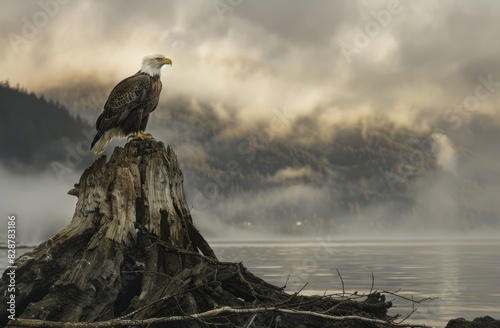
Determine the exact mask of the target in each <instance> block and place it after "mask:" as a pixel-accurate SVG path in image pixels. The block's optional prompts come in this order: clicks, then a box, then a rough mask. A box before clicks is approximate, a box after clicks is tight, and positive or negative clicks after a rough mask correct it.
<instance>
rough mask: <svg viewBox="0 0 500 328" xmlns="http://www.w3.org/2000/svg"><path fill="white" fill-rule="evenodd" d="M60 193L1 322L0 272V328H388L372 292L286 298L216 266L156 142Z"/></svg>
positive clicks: (140, 145) (127, 150) (169, 158)
mask: <svg viewBox="0 0 500 328" xmlns="http://www.w3.org/2000/svg"><path fill="white" fill-rule="evenodd" d="M70 194H72V195H75V196H77V197H78V202H77V205H76V209H75V213H74V216H73V219H72V221H71V223H70V224H69V225H68V226H67V227H66V228H64V229H63V230H62V231H61V232H59V233H58V234H57V235H56V236H54V237H53V238H51V239H49V240H47V241H46V242H44V243H42V244H41V245H39V246H38V247H37V248H36V249H34V250H33V251H32V252H30V253H27V254H25V255H24V256H22V257H21V258H20V259H19V260H18V261H17V263H16V265H17V267H18V268H17V271H16V280H17V287H18V290H17V297H16V307H17V308H16V317H17V318H19V320H16V322H12V321H11V322H9V323H7V312H6V311H5V304H6V296H5V293H4V292H5V290H6V286H7V284H6V282H7V280H8V277H7V276H6V274H5V273H4V275H3V277H2V280H1V281H0V325H5V324H6V323H7V324H8V325H19V326H25V327H35V326H37V325H39V323H40V322H42V321H43V323H44V325H45V326H47V327H61V326H64V327H81V326H82V324H77V322H87V323H93V324H92V325H93V326H96V325H97V324H96V323H97V322H101V323H100V324H99V326H102V327H104V326H106V327H111V326H138V325H142V326H148V327H164V326H165V322H169V327H212V326H215V325H216V324H219V325H221V324H222V325H223V326H225V327H259V326H266V327H267V326H272V327H275V326H276V327H387V326H394V327H395V326H397V325H393V324H391V320H392V319H393V318H391V317H390V316H388V315H387V310H388V309H389V308H390V307H391V303H390V302H386V301H385V297H384V295H381V294H379V293H373V294H370V295H368V296H367V297H365V298H363V300H354V299H349V298H339V299H336V298H332V297H321V296H313V297H305V296H300V295H296V294H293V295H290V294H287V293H285V292H284V291H283V288H282V287H277V286H273V285H271V284H269V283H267V282H265V281H263V280H262V279H260V278H258V277H256V276H254V275H253V274H252V273H250V272H249V271H247V269H246V268H245V267H244V266H243V265H242V264H241V263H227V262H220V261H218V259H217V257H216V256H215V254H214V252H213V250H212V249H211V248H210V246H209V244H208V243H207V242H206V241H205V239H204V238H203V236H202V235H201V234H200V233H199V231H198V230H197V229H196V228H195V227H194V225H193V220H192V217H191V214H190V211H189V207H188V205H187V202H186V199H185V195H184V189H183V176H182V172H181V170H180V167H179V163H178V161H177V157H176V156H175V154H174V152H173V150H172V148H170V147H167V148H166V149H165V146H164V145H163V143H161V142H156V141H141V142H137V141H131V142H129V143H128V144H127V145H126V146H125V147H124V148H119V147H118V148H116V149H115V151H114V153H113V154H112V156H111V158H110V160H109V161H108V162H106V158H105V157H101V158H100V159H98V160H96V161H95V163H94V164H93V165H92V166H91V167H90V168H88V169H87V170H86V171H85V172H84V173H83V174H82V176H81V178H80V181H79V183H78V184H77V185H75V188H74V189H73V190H71V191H70ZM357 298H359V297H358V296H357ZM359 299H361V298H359ZM296 311H300V312H296ZM203 313H205V314H203ZM201 314H203V315H201ZM334 317H335V318H337V319H336V320H334ZM343 317H344V318H343ZM162 318H163V319H162ZM363 318H365V319H364V320H363ZM40 320H42V321H40ZM141 320H142V321H141ZM61 322H64V324H63V323H61ZM71 323H74V324H71ZM250 324H252V325H250ZM401 327H402V326H401ZM415 327H417V326H415Z"/></svg>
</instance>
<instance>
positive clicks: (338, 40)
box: [0, 0, 500, 125]
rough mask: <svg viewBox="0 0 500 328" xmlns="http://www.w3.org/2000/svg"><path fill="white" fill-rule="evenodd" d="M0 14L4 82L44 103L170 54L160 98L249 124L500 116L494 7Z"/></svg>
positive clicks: (450, 4) (220, 3)
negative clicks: (190, 102) (274, 117)
mask: <svg viewBox="0 0 500 328" xmlns="http://www.w3.org/2000/svg"><path fill="white" fill-rule="evenodd" d="M0 8H1V10H0V31H1V32H2V33H1V34H2V38H0V47H1V49H2V52H0V79H7V78H8V79H10V81H11V82H13V83H16V82H19V83H20V84H21V85H23V86H25V87H27V88H28V89H30V90H34V91H36V92H43V90H45V89H48V88H54V87H58V86H61V85H64V86H68V85H72V84H74V85H77V84H79V83H83V82H85V81H99V82H106V83H116V82H117V81H119V80H120V79H122V78H123V77H126V76H128V75H131V74H133V73H135V72H136V71H137V70H138V68H139V67H140V60H141V58H142V57H143V56H144V55H146V54H151V53H163V54H165V55H167V56H168V57H170V58H172V60H173V66H172V68H168V71H167V72H166V74H164V76H163V81H164V83H165V87H166V88H167V90H168V91H167V94H166V95H164V96H165V97H168V96H173V95H178V94H181V95H187V96H189V97H193V98H197V99H202V100H205V101H207V100H208V101H210V102H212V103H215V104H218V105H220V106H221V107H227V108H230V107H232V108H237V109H238V110H239V115H240V116H241V117H242V118H246V117H252V116H256V115H261V116H265V115H268V113H269V111H270V109H271V108H273V107H276V106H279V107H282V106H286V107H287V108H288V110H289V111H291V112H304V111H312V110H314V109H318V108H321V109H322V113H323V114H322V115H324V116H325V119H338V118H339V117H340V118H345V119H350V118H359V116H360V115H362V114H371V115H373V114H375V115H377V116H379V115H386V116H388V117H390V118H391V119H393V120H398V121H403V122H411V124H413V125H417V124H419V123H420V121H419V119H418V117H419V116H420V115H422V113H425V114H426V115H428V114H430V115H434V116H435V117H440V116H443V115H448V116H446V117H447V118H448V120H451V119H452V117H450V115H451V116H453V115H459V116H461V117H465V114H469V113H470V112H472V111H492V109H493V108H494V107H495V104H496V102H497V100H496V98H497V97H496V96H495V90H496V88H497V87H498V86H497V85H496V84H495V83H496V82H495V81H500V69H499V64H498V53H500V43H499V42H498V40H499V39H500V20H499V19H498V17H499V14H500V3H499V2H496V1H489V0H477V1H469V0H456V1H455V0H454V1H451V0H449V1H439V2H436V1H431V0H422V1H411V0H402V1H397V0H382V1H375V0H370V1H368V0H357V1H354V0H350V1H333V0H332V1H326V0H318V1H312V2H308V1H302V0H272V1H260V0H183V1H148V0H146V1H141V2H138V1H132V0H127V1H105V2H104V1H92V0H89V1H77V0H72V1H71V0H40V1H8V0H0ZM481 79H482V80H481ZM488 79H489V80H490V82H484V81H488ZM481 81H483V82H481ZM485 84H487V85H485ZM499 84H500V83H499ZM480 85H484V86H483V87H479V88H480V89H481V90H479V91H477V88H478V86H480ZM477 92H479V95H476V93H477ZM467 97H469V98H467ZM478 97H479V98H481V99H479V100H478ZM476 100H477V101H476ZM454 105H466V106H468V107H467V108H466V110H464V109H460V108H459V107H456V108H455V109H454V108H453V106H454ZM460 110H462V112H460Z"/></svg>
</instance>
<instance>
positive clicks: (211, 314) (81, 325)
mask: <svg viewBox="0 0 500 328" xmlns="http://www.w3.org/2000/svg"><path fill="white" fill-rule="evenodd" d="M263 312H279V313H286V314H292V315H301V316H312V317H318V318H322V319H325V320H329V321H350V320H357V321H362V322H366V323H374V324H379V325H382V326H387V327H399V328H434V327H432V326H428V325H424V324H394V323H392V322H388V321H385V320H381V319H371V318H364V317H360V316H356V315H348V316H332V315H327V314H322V313H317V312H312V311H300V310H292V309H282V308H277V307H273V306H271V307H256V308H242V309H238V308H232V307H229V306H224V307H221V308H218V309H213V310H209V311H205V312H202V313H197V314H192V315H182V316H171V317H161V318H150V319H143V320H130V319H120V318H118V319H112V320H107V321H100V322H56V321H45V320H33V319H17V320H11V321H9V322H8V323H7V326H17V327H42V326H43V327H48V328H99V327H126V326H129V327H146V326H148V325H153V324H158V323H166V322H175V321H191V320H199V319H209V318H216V317H219V316H220V315H223V314H252V313H263Z"/></svg>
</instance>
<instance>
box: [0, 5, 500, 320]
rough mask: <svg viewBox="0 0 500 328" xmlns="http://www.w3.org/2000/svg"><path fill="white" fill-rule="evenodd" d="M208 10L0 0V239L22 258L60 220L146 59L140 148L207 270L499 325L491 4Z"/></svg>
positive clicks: (499, 24)
mask: <svg viewBox="0 0 500 328" xmlns="http://www.w3.org/2000/svg"><path fill="white" fill-rule="evenodd" d="M54 1H55V0H54ZM220 1H221V2H224V3H226V6H222V7H221V6H220V5H217V1H215V0H214V1H203V2H198V1H192V0H187V1H164V2H160V1H152V0H148V1H142V2H141V4H140V5H139V4H138V3H137V2H134V1H128V0H127V1H122V2H120V4H119V6H118V5H117V4H114V3H112V2H106V3H101V2H98V1H97V0H91V1H85V2H77V1H74V2H73V1H69V2H67V3H64V4H63V3H62V2H61V3H59V2H58V3H59V4H58V6H57V8H56V7H51V8H49V9H47V8H45V7H44V6H41V5H40V4H39V3H36V2H12V1H6V0H0V8H1V10H0V31H1V32H2V35H3V36H4V37H3V38H0V47H1V48H2V49H3V51H2V52H1V53H0V81H1V84H0V113H2V119H1V120H0V134H1V138H0V181H1V183H0V188H1V194H2V198H1V199H0V208H1V210H2V214H1V215H2V216H3V219H2V220H0V221H1V222H4V221H5V222H6V220H7V217H8V215H15V216H16V218H17V236H16V240H17V242H18V244H23V245H27V246H29V247H35V246H37V245H38V244H40V243H41V242H43V241H45V240H47V239H49V238H51V237H52V236H54V235H55V234H56V233H57V232H59V231H60V230H61V229H63V228H64V227H66V226H67V225H68V224H69V223H70V222H71V220H72V218H73V215H74V211H75V204H76V201H77V198H76V197H74V196H71V195H69V194H68V191H70V190H71V189H72V188H74V184H75V183H77V182H78V181H79V179H80V176H81V175H82V173H83V172H84V170H85V169H86V168H88V167H89V166H90V165H91V164H92V163H93V162H94V161H95V160H96V159H97V158H99V156H97V155H94V154H92V153H91V151H90V143H91V141H92V138H93V136H94V134H95V133H96V130H95V122H96V119H97V117H98V116H99V114H100V113H101V112H102V110H103V106H104V104H105V103H106V100H107V97H108V95H109V94H110V92H111V90H112V89H113V87H114V86H115V85H116V84H117V83H118V82H119V81H120V80H121V79H123V78H124V77H127V76H130V75H132V74H134V73H136V72H137V70H138V69H139V68H140V61H141V59H142V58H143V57H144V55H148V54H154V53H158V52H161V53H164V54H165V55H167V56H168V57H169V58H172V60H173V62H174V63H173V66H172V67H170V66H168V67H166V68H164V69H163V71H162V76H161V79H162V82H163V90H162V93H161V97H160V102H159V104H158V107H157V108H156V110H155V111H154V112H153V113H152V114H151V115H150V119H149V123H148V127H147V129H146V132H149V133H151V134H152V135H153V136H154V138H155V139H156V140H158V141H162V142H164V143H165V144H169V145H171V146H172V148H173V149H174V151H175V153H176V154H177V156H178V159H179V163H180V167H181V169H182V172H183V176H184V188H185V191H186V197H187V202H188V204H189V206H190V210H191V215H192V217H193V221H194V224H195V226H196V227H197V228H198V229H199V230H200V231H201V233H202V234H203V235H204V236H205V238H207V240H208V241H209V242H213V247H214V250H215V252H216V254H217V255H218V256H219V259H220V260H222V261H238V262H239V261H243V263H244V264H245V265H246V266H247V267H248V268H249V269H250V270H253V273H254V274H256V275H259V276H261V277H262V278H264V279H266V281H269V282H271V283H274V284H277V285H284V284H285V283H286V278H284V277H288V275H290V277H289V279H291V281H292V282H295V284H294V283H291V284H289V285H288V288H290V289H292V290H291V291H292V292H295V291H297V290H299V289H300V288H301V287H302V286H303V285H304V284H305V283H307V282H310V285H309V287H310V288H309V287H308V288H306V291H305V292H306V293H309V294H313V293H319V294H322V293H323V292H324V290H326V289H329V290H333V291H336V292H341V291H342V287H341V286H340V285H339V276H338V274H337V272H336V269H339V271H340V272H341V273H342V275H344V274H345V276H344V277H343V278H344V280H346V282H347V284H346V286H345V287H346V288H348V289H349V290H350V291H352V292H354V291H355V290H362V291H364V292H368V291H369V290H370V284H371V273H374V275H375V277H376V279H377V280H376V281H375V283H376V284H377V283H379V284H380V285H379V287H378V288H379V289H380V290H396V289H398V288H400V287H401V288H402V289H403V292H404V293H405V294H404V295H405V296H409V295H410V296H409V297H411V295H416V296H417V297H421V298H425V297H441V298H443V301H442V302H441V303H440V305H439V306H440V307H441V309H442V310H443V313H446V315H445V316H443V317H439V315H438V314H437V313H435V312H432V311H431V310H428V312H425V311H426V310H424V311H423V312H422V311H421V313H424V314H421V315H418V312H417V315H416V316H413V320H414V321H412V322H423V323H425V322H427V323H429V324H433V325H434V324H439V325H443V326H444V325H445V324H446V322H447V320H450V319H452V318H457V317H461V316H465V318H466V319H468V320H471V319H473V318H474V317H477V316H484V315H490V316H494V317H496V319H499V318H498V317H500V310H499V309H498V308H495V306H496V305H498V304H499V303H500V289H499V287H498V286H500V280H499V278H498V277H500V266H499V263H500V262H499V261H500V257H499V256H500V241H499V240H500V202H499V201H498V198H499V196H498V195H500V151H499V146H498V140H500V116H499V113H500V111H499V110H498V107H499V104H500V64H499V60H498V54H499V53H500V44H499V43H498V42H496V40H498V39H499V36H500V35H499V31H500V21H499V20H498V14H499V13H500V4H498V3H495V2H492V1H475V2H470V1H466V0H459V1H455V2H439V3H435V2H433V1H430V0H424V1H418V2H415V1H395V2H394V1H382V0H380V1H378V0H377V1H370V2H366V1H330V2H328V1H324V2H315V3H307V2H303V1H284V0H274V1H270V2H265V1H253V0H252V1H250V0H242V1H234V2H231V1H222V0H220ZM231 3H232V4H231ZM395 3H396V4H395ZM228 6H229V7H228ZM56 9H57V10H56ZM50 10H53V12H50ZM39 12H42V13H43V12H45V13H46V16H47V17H48V18H47V21H46V22H44V24H41V23H40V24H39V23H37V20H36V15H37V13H39ZM132 17H133V18H132ZM126 142H127V140H126V139H125V138H122V139H116V140H114V141H113V142H112V143H111V144H110V145H108V147H107V150H106V151H105V153H104V154H105V155H106V156H107V158H108V159H109V156H110V155H111V154H112V153H113V149H114V148H115V147H116V146H120V147H123V145H125V144H126ZM1 225H2V228H1V229H0V245H2V246H5V245H6V243H7V234H6V230H4V227H5V226H6V225H5V224H4V223H1ZM322 244H328V245H329V246H328V249H329V250H331V254H327V256H326V257H324V258H325V260H321V261H318V263H316V264H314V263H313V264H311V263H310V262H308V263H306V264H305V262H304V261H305V259H306V258H308V257H311V256H312V254H314V252H315V251H317V249H318V247H319V246H318V245H322ZM30 249H31V248H30ZM0 255H2V256H3V258H0V264H1V265H2V267H1V270H2V272H3V271H4V270H5V268H4V267H3V266H6V265H7V262H6V261H2V260H4V258H5V256H4V254H3V253H0ZM393 256H394V258H392V259H391V257H393ZM395 258H397V261H396V260H394V259H395ZM433 272H435V274H431V273H433ZM293 279H295V280H293ZM478 281H479V282H481V283H478ZM308 289H309V291H307V290H308ZM481 298H482V300H480V299H481ZM391 311H395V312H394V313H403V314H404V313H407V312H411V309H410V308H405V307H404V306H403V307H402V308H400V309H397V310H391ZM445 319H446V320H445Z"/></svg>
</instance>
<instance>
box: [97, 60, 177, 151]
mask: <svg viewBox="0 0 500 328" xmlns="http://www.w3.org/2000/svg"><path fill="white" fill-rule="evenodd" d="M163 65H172V61H171V60H170V59H169V58H166V57H165V56H163V55H160V54H157V55H151V56H146V57H144V59H143V60H142V67H141V69H140V71H139V72H137V73H136V74H134V75H132V76H130V77H127V78H126V79H124V80H123V81H121V82H120V83H118V84H117V85H116V87H114V89H113V91H111V94H110V95H109V97H108V100H107V101H106V104H105V105H104V111H103V112H102V114H101V115H99V117H98V118H97V122H96V128H97V134H96V135H95V137H94V140H93V141H92V146H91V149H92V151H93V152H94V153H95V154H100V153H102V152H103V151H104V149H106V146H107V145H108V143H109V142H110V141H111V139H113V138H115V137H126V136H130V135H133V136H134V140H147V139H151V138H152V137H151V134H149V133H144V130H145V129H146V125H147V124H148V119H149V114H151V112H152V111H154V110H155V108H156V106H157V105H158V100H159V99H160V91H161V80H160V72H161V68H162V67H163Z"/></svg>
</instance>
